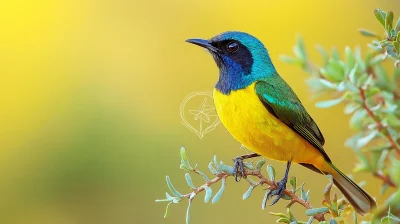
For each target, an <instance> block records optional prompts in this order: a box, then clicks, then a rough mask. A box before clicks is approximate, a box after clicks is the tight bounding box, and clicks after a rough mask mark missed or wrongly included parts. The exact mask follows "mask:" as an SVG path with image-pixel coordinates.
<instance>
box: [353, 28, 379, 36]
mask: <svg viewBox="0 0 400 224" xmlns="http://www.w3.org/2000/svg"><path fill="white" fill-rule="evenodd" d="M358 31H360V33H361V35H363V36H365V37H376V36H377V35H376V33H374V32H372V31H369V30H366V29H358Z"/></svg>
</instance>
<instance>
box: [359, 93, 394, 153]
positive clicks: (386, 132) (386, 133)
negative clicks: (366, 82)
mask: <svg viewBox="0 0 400 224" xmlns="http://www.w3.org/2000/svg"><path fill="white" fill-rule="evenodd" d="M359 90H360V97H361V101H362V107H363V108H364V109H365V111H367V114H368V116H369V117H370V118H372V120H373V121H374V122H375V124H376V125H377V127H378V130H380V131H381V132H382V133H383V135H384V136H385V138H386V139H387V140H388V141H389V144H390V146H391V147H392V148H393V149H394V150H395V151H396V153H397V154H398V155H400V148H399V146H398V145H397V144H396V142H395V141H394V139H393V137H392V135H390V133H389V130H388V128H387V126H385V125H383V124H382V122H381V121H380V119H379V118H378V116H376V115H375V114H374V112H373V111H372V110H371V109H370V108H369V107H368V105H367V98H366V96H365V88H364V87H360V88H359Z"/></svg>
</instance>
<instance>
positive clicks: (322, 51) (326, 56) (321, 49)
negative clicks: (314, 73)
mask: <svg viewBox="0 0 400 224" xmlns="http://www.w3.org/2000/svg"><path fill="white" fill-rule="evenodd" d="M317 50H318V52H319V53H320V54H321V56H322V58H323V60H324V65H327V64H328V61H329V55H328V52H326V50H325V49H324V48H323V47H322V46H321V45H317Z"/></svg>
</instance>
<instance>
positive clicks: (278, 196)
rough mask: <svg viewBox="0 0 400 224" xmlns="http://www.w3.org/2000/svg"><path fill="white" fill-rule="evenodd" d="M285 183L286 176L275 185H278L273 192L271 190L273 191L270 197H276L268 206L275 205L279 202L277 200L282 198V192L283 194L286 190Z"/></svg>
mask: <svg viewBox="0 0 400 224" xmlns="http://www.w3.org/2000/svg"><path fill="white" fill-rule="evenodd" d="M286 183H287V177H286V176H285V177H284V178H283V179H282V180H281V181H279V182H277V183H276V184H277V185H278V187H277V188H276V189H275V190H273V191H272V192H271V195H272V196H275V195H276V198H275V199H274V201H273V202H272V203H271V204H270V206H272V205H274V204H276V203H277V202H278V201H279V199H281V198H282V196H283V192H284V191H285V189H286Z"/></svg>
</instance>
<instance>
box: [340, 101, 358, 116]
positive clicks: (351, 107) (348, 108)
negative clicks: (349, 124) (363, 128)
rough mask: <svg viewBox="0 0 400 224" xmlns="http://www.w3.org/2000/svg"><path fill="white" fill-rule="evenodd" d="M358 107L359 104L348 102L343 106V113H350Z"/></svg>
mask: <svg viewBox="0 0 400 224" xmlns="http://www.w3.org/2000/svg"><path fill="white" fill-rule="evenodd" d="M360 107H361V106H360V104H355V103H348V104H346V106H345V107H344V113H345V114H351V113H353V112H354V111H356V110H357V109H358V108H360Z"/></svg>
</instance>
